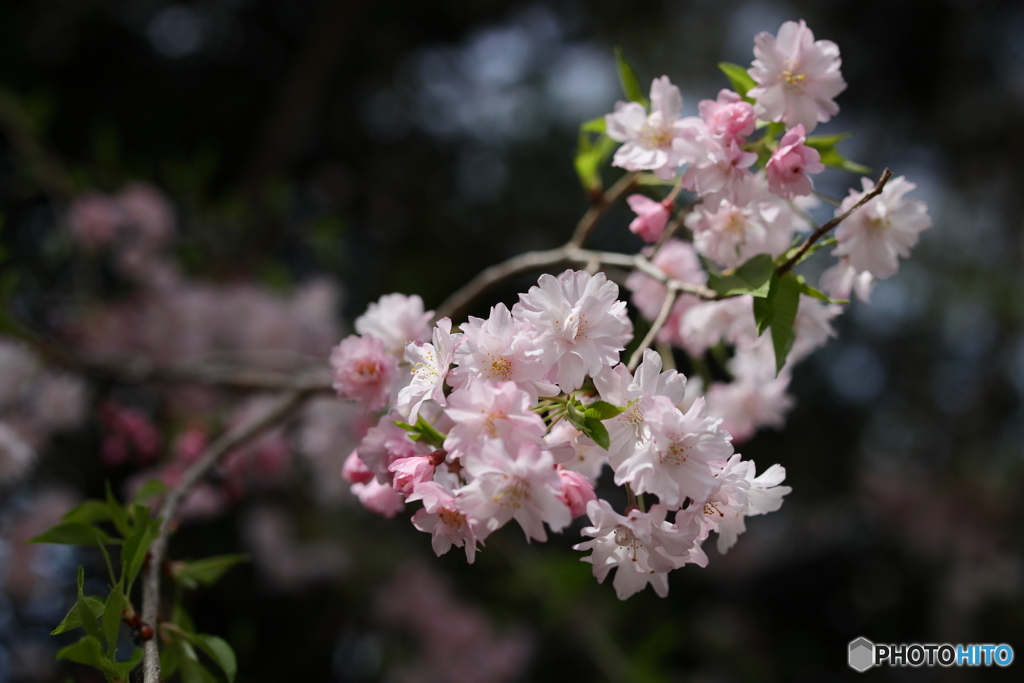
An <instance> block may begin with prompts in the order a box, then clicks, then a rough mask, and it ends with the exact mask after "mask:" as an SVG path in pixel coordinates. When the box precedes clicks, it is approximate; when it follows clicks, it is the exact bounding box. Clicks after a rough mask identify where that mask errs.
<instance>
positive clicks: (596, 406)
mask: <svg viewBox="0 0 1024 683" xmlns="http://www.w3.org/2000/svg"><path fill="white" fill-rule="evenodd" d="M625 409H626V406H622V407H621V408H620V407H619V406H615V405H612V404H611V403H608V401H594V402H593V403H588V404H586V410H584V411H583V414H584V415H585V416H586V417H596V418H597V419H599V420H610V419H611V418H613V417H615V416H617V415H618V414H619V413H621V412H622V411H623V410H625Z"/></svg>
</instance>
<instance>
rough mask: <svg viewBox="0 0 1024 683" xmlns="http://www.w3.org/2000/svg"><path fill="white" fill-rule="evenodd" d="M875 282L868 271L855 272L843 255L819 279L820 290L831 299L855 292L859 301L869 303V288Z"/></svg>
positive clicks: (843, 297) (844, 296)
mask: <svg viewBox="0 0 1024 683" xmlns="http://www.w3.org/2000/svg"><path fill="white" fill-rule="evenodd" d="M874 284H875V276H874V275H872V274H871V273H870V272H869V271H866V270H865V271H863V272H857V269H856V268H854V267H853V266H852V265H850V259H849V258H847V257H843V258H841V259H839V262H838V263H836V264H835V265H834V266H832V267H831V268H827V269H826V270H825V271H824V272H823V273H822V274H821V279H820V280H819V285H820V289H821V291H823V292H825V293H826V294H828V295H829V296H830V297H832V298H833V299H849V298H850V294H856V295H857V298H858V299H860V301H861V302H863V303H865V304H868V303H871V289H872V287H873V286H874Z"/></svg>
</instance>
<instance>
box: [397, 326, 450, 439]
mask: <svg viewBox="0 0 1024 683" xmlns="http://www.w3.org/2000/svg"><path fill="white" fill-rule="evenodd" d="M433 340H434V343H433V344H421V343H419V342H409V343H408V344H407V345H406V347H405V359H406V360H407V361H408V362H409V363H411V364H412V381H411V382H410V383H409V384H408V385H407V386H405V387H403V388H402V390H401V391H399V392H398V401H397V402H396V404H395V407H397V408H398V409H399V410H400V411H403V412H404V409H406V408H408V410H409V420H408V421H409V422H411V423H412V422H416V417H417V415H419V412H420V408H421V407H422V406H423V402H424V401H426V400H428V399H430V400H432V401H434V403H436V404H438V405H440V406H443V405H446V403H447V401H446V400H445V396H444V380H445V377H447V376H448V368H449V367H450V366H451V363H452V360H454V358H455V352H456V350H457V349H458V348H459V345H460V344H461V343H462V335H461V334H454V335H453V334H452V321H451V320H449V319H448V318H441V320H439V321H437V326H436V327H435V328H434V332H433Z"/></svg>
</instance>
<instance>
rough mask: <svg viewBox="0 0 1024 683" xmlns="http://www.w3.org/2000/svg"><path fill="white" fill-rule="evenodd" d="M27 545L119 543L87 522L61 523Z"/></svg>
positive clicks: (118, 540) (119, 541)
mask: <svg viewBox="0 0 1024 683" xmlns="http://www.w3.org/2000/svg"><path fill="white" fill-rule="evenodd" d="M29 543H56V544H58V545H99V544H100V543H114V544H117V543H121V540H120V539H114V538H111V537H110V535H109V534H108V533H107V532H105V531H103V529H100V528H99V527H95V526H93V525H92V524H90V523H88V522H61V523H60V524H58V525H57V526H55V527H53V528H51V529H48V530H46V531H44V532H43V533H41V534H40V535H38V536H36V537H35V538H33V539H32V540H31V541H29Z"/></svg>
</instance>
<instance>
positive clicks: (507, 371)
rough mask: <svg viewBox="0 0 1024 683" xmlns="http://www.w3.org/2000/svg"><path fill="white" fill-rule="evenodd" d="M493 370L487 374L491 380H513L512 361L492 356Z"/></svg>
mask: <svg viewBox="0 0 1024 683" xmlns="http://www.w3.org/2000/svg"><path fill="white" fill-rule="evenodd" d="M490 358H491V369H490V371H489V372H488V373H487V374H488V376H489V377H490V378H491V379H498V380H507V379H512V361H510V360H509V359H507V358H502V357H500V356H490Z"/></svg>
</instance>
